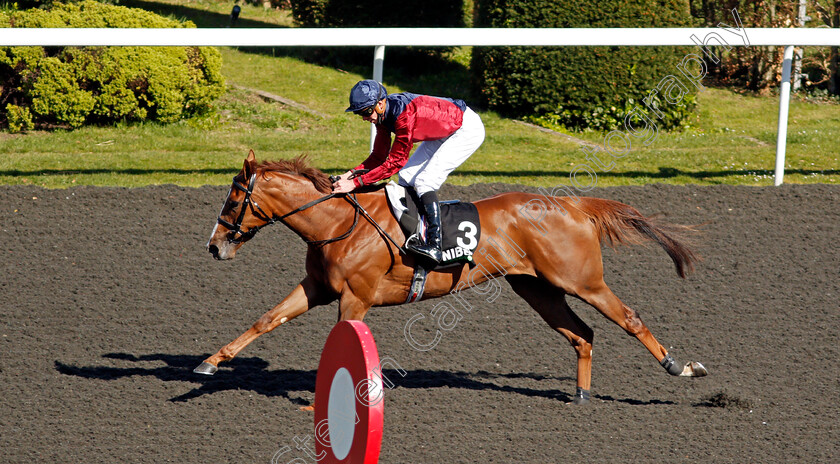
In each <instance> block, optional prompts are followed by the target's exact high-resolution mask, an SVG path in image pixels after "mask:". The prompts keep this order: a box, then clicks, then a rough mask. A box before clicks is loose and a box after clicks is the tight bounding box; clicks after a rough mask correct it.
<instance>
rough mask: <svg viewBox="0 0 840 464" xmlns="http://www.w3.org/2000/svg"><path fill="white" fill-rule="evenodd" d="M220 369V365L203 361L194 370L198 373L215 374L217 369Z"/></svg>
mask: <svg viewBox="0 0 840 464" xmlns="http://www.w3.org/2000/svg"><path fill="white" fill-rule="evenodd" d="M217 370H219V368H218V367H216V366H214V365H212V364H210V363H209V362H207V361H205V362H203V363H201V364H200V365H199V366H198V367H196V368H195V369H193V372H195V373H196V374H203V375H213V374H215V373H216V371H217Z"/></svg>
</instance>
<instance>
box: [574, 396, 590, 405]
mask: <svg viewBox="0 0 840 464" xmlns="http://www.w3.org/2000/svg"><path fill="white" fill-rule="evenodd" d="M589 403H590V401H589V398H580V397H578V398H575V399H573V400H572V404H589Z"/></svg>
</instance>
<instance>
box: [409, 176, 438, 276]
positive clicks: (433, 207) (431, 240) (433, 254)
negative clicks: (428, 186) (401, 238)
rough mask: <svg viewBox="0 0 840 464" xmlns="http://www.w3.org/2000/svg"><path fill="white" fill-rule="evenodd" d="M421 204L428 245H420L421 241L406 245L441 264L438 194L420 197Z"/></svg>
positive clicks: (427, 194) (430, 193)
mask: <svg viewBox="0 0 840 464" xmlns="http://www.w3.org/2000/svg"><path fill="white" fill-rule="evenodd" d="M420 203H422V205H423V212H424V213H425V214H424V215H425V217H426V243H420V242H419V240H409V241H408V242H407V243H406V248H408V249H409V250H411V251H413V252H414V253H417V254H419V255H421V256H424V257H426V258H428V259H430V260H432V261H434V262H435V263H437V264H440V262H441V260H442V258H443V253H442V251H441V249H440V247H441V230H440V205H439V204H438V199H437V193H435V192H427V193H424V194H423V196H422V197H420Z"/></svg>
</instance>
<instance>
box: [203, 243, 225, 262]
mask: <svg viewBox="0 0 840 464" xmlns="http://www.w3.org/2000/svg"><path fill="white" fill-rule="evenodd" d="M207 251H209V252H210V254H211V255H213V258H216V259H222V258H221V257H220V256H219V247H217V246H216V245H207Z"/></svg>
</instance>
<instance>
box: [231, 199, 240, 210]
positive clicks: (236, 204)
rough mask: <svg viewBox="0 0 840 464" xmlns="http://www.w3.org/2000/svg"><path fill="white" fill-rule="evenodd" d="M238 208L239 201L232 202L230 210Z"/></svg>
mask: <svg viewBox="0 0 840 464" xmlns="http://www.w3.org/2000/svg"><path fill="white" fill-rule="evenodd" d="M238 206H239V202H238V201H232V202H230V209H236V208H237V207H238Z"/></svg>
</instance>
